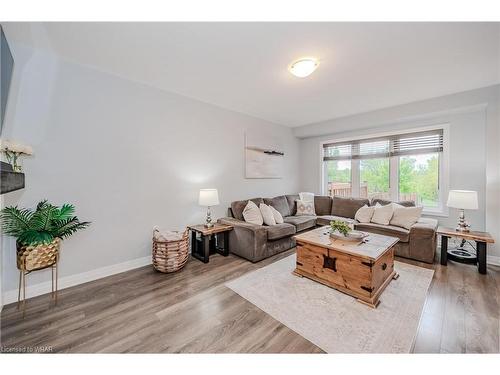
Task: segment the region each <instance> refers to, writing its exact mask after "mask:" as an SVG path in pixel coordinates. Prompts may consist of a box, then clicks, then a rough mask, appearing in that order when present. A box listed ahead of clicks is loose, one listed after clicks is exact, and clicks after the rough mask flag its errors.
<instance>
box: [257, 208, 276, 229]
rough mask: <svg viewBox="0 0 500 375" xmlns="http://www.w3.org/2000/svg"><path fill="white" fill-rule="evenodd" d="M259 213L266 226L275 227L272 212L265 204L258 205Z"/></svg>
mask: <svg viewBox="0 0 500 375" xmlns="http://www.w3.org/2000/svg"><path fill="white" fill-rule="evenodd" d="M259 209H260V213H261V214H262V219H263V220H264V224H266V225H276V220H274V215H273V211H272V210H271V207H269V206H268V205H267V204H265V203H261V204H260V205H259Z"/></svg>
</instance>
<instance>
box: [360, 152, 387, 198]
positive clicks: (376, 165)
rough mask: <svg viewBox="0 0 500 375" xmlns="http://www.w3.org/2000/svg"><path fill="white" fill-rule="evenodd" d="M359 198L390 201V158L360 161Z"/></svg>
mask: <svg viewBox="0 0 500 375" xmlns="http://www.w3.org/2000/svg"><path fill="white" fill-rule="evenodd" d="M359 183H360V186H359V196H360V197H361V198H381V199H390V198H391V196H390V193H389V158H382V159H363V160H360V161H359Z"/></svg>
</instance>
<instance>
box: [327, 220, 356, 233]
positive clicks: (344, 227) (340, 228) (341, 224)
mask: <svg viewBox="0 0 500 375" xmlns="http://www.w3.org/2000/svg"><path fill="white" fill-rule="evenodd" d="M330 227H331V228H332V231H337V232H339V233H340V234H342V235H343V236H344V237H347V235H348V234H349V232H350V231H351V227H350V226H349V225H348V224H347V223H346V222H345V221H340V220H333V221H330Z"/></svg>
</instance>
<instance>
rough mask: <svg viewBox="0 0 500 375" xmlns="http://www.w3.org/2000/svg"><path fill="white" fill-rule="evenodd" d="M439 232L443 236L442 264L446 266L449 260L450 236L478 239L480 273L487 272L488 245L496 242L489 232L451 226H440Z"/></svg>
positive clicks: (478, 266)
mask: <svg viewBox="0 0 500 375" xmlns="http://www.w3.org/2000/svg"><path fill="white" fill-rule="evenodd" d="M437 234H438V235H440V236H441V264H442V265H443V266H446V264H447V262H448V238H450V237H458V238H462V239H464V240H471V241H476V253H477V269H478V271H479V273H481V274H483V275H484V274H486V245H487V244H488V243H494V242H495V240H494V239H493V237H491V235H490V234H489V233H487V232H477V231H470V232H459V231H456V230H455V229H451V228H446V227H438V229H437ZM450 259H451V258H450Z"/></svg>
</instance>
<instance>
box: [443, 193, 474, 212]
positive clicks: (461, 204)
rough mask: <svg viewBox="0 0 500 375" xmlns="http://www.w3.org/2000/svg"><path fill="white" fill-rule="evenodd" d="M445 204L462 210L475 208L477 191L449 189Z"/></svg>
mask: <svg viewBox="0 0 500 375" xmlns="http://www.w3.org/2000/svg"><path fill="white" fill-rule="evenodd" d="M447 206H448V207H453V208H460V209H464V210H477V208H478V204H477V191H471V190H450V193H449V194H448V203H447Z"/></svg>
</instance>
